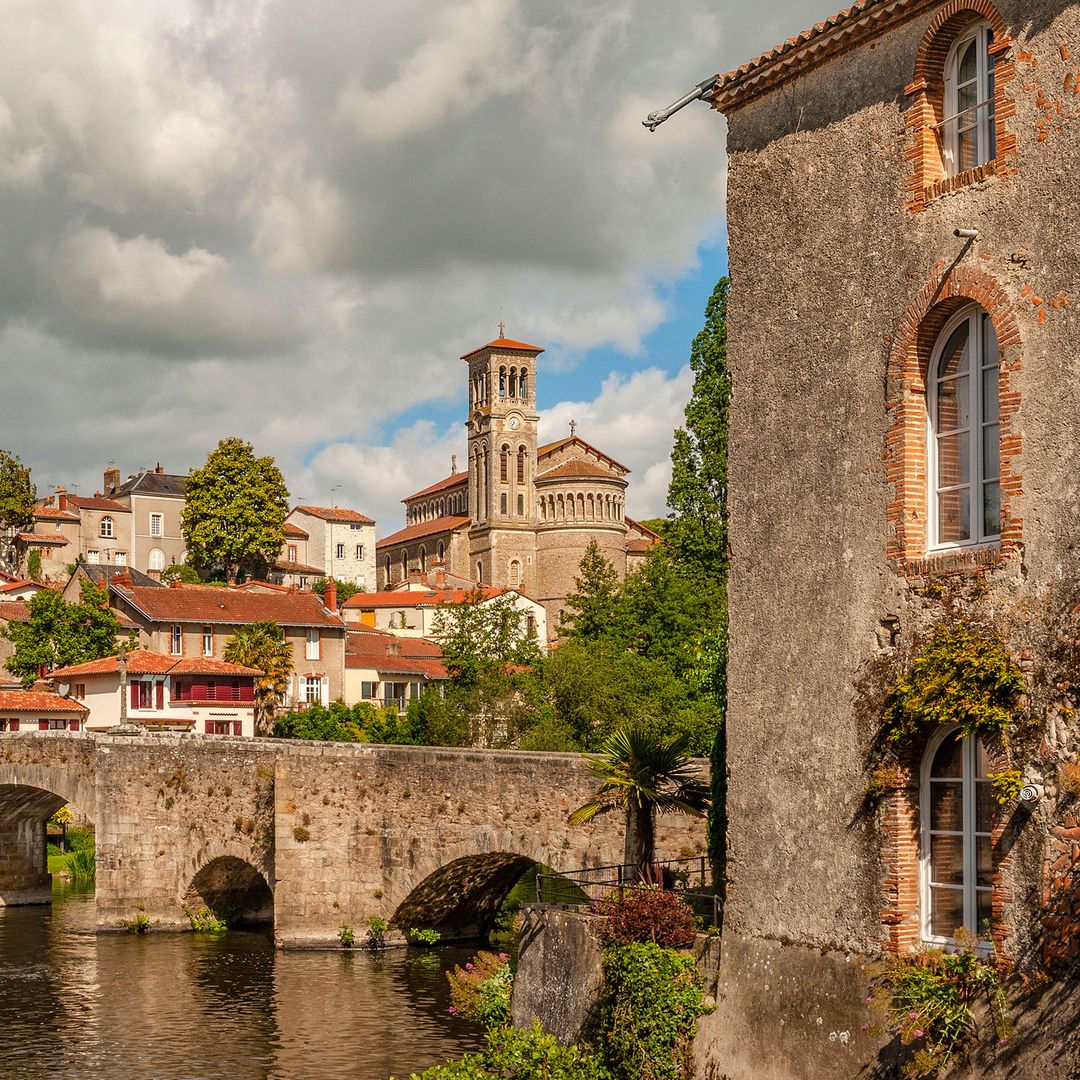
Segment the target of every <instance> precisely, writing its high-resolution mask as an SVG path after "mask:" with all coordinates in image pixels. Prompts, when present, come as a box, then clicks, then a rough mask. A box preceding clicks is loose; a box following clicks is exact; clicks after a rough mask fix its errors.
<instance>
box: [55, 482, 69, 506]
mask: <svg viewBox="0 0 1080 1080" xmlns="http://www.w3.org/2000/svg"><path fill="white" fill-rule="evenodd" d="M56 509H57V510H66V509H67V489H66V488H62V487H61V486H60V485H59V484H57V485H56Z"/></svg>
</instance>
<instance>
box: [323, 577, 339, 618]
mask: <svg viewBox="0 0 1080 1080" xmlns="http://www.w3.org/2000/svg"><path fill="white" fill-rule="evenodd" d="M323 607H325V608H326V610H327V611H337V582H336V581H335V580H334V579H333V578H327V579H326V595H325V596H324V597H323Z"/></svg>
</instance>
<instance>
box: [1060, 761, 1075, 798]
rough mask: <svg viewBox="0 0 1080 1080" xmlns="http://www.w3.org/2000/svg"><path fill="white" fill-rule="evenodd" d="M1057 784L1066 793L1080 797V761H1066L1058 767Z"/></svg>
mask: <svg viewBox="0 0 1080 1080" xmlns="http://www.w3.org/2000/svg"><path fill="white" fill-rule="evenodd" d="M1057 786H1058V788H1059V789H1060V790H1061V791H1062V792H1063V793H1064V794H1066V795H1072V796H1073V798H1080V761H1066V762H1064V763H1063V764H1062V765H1061V766H1060V767H1059V768H1058V774H1057Z"/></svg>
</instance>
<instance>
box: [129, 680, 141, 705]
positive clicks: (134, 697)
mask: <svg viewBox="0 0 1080 1080" xmlns="http://www.w3.org/2000/svg"><path fill="white" fill-rule="evenodd" d="M131 707H132V708H133V709H137V708H138V707H139V684H138V683H137V682H133V683H132V684H131Z"/></svg>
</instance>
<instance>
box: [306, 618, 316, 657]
mask: <svg viewBox="0 0 1080 1080" xmlns="http://www.w3.org/2000/svg"><path fill="white" fill-rule="evenodd" d="M304 659H305V660H318V659H319V629H318V627H316V626H309V627H308V629H307V634H306V640H305V641H304Z"/></svg>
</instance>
